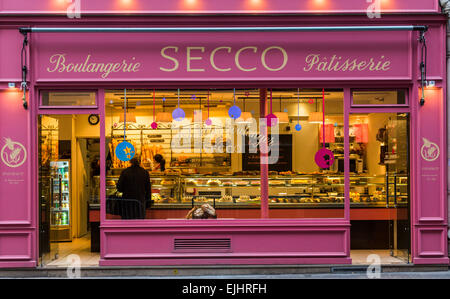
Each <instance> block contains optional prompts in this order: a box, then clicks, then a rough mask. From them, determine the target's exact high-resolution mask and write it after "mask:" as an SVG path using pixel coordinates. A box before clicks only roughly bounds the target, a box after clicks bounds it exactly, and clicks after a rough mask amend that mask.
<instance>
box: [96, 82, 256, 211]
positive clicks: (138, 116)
mask: <svg viewBox="0 0 450 299" xmlns="http://www.w3.org/2000/svg"><path fill="white" fill-rule="evenodd" d="M125 98H126V103H125ZM259 99H260V95H259V90H258V89H248V90H233V89H227V90H217V89H214V90H212V89H211V90H207V89H202V90H180V91H178V90H176V89H174V90H155V91H153V90H126V91H125V90H107V91H106V94H105V113H106V126H105V129H106V140H107V155H106V156H107V161H106V165H107V167H106V170H107V172H106V214H107V219H143V218H145V219H170V218H176V219H183V218H188V219H190V218H215V217H217V218H221V219H223V218H236V219H238V218H241V219H242V218H260V217H261V211H260V205H261V204H260V203H261V199H260V190H259V185H260V182H261V178H260V172H259V169H255V170H251V171H250V170H245V171H243V169H242V159H243V156H242V154H241V153H240V152H239V150H238V149H237V147H238V142H237V136H241V135H244V134H245V133H243V132H244V131H248V127H249V126H250V124H256V120H257V119H259ZM233 106H238V107H239V110H240V112H241V114H240V117H239V118H237V119H235V120H233V122H232V124H233V126H232V127H233V129H232V130H228V129H230V127H231V125H230V121H231V118H230V111H233V110H230V108H232V107H233ZM125 109H126V112H125ZM177 109H181V110H182V112H180V111H181V110H177ZM174 111H178V112H180V113H181V114H180V113H179V114H176V113H175V114H174ZM252 120H253V122H252ZM246 128H247V129H246ZM252 128H253V129H252V130H253V131H254V132H258V127H257V126H253V127H252ZM124 140H125V141H127V142H130V143H131V144H132V146H133V147H134V149H135V153H136V157H138V158H139V163H140V166H141V167H142V168H144V169H145V170H146V171H147V172H148V173H149V177H150V182H151V193H152V195H151V199H152V202H149V201H145V202H144V201H142V202H137V201H136V199H134V198H124V194H123V193H122V192H120V190H119V189H121V188H122V189H123V188H125V189H126V187H124V186H122V187H120V186H119V180H120V177H121V174H122V173H124V170H125V169H126V168H127V167H129V166H130V162H129V161H126V162H124V161H121V160H120V158H119V157H118V156H117V155H116V149H117V147H118V146H119V144H120V143H121V142H123V141H124ZM241 147H244V146H243V144H241ZM158 155H160V156H161V157H162V158H163V160H164V162H162V163H161V162H158V161H159V158H161V157H159V158H158V157H157V156H158ZM161 165H164V167H163V168H165V169H162V168H161ZM258 165H259V164H258ZM129 183H130V182H129ZM131 183H133V182H131ZM125 197H126V196H125ZM202 206H203V208H204V209H203V210H201V207H202ZM198 208H200V210H199V209H198ZM211 208H212V209H211ZM141 210H143V212H140V211H141ZM195 210H197V211H195ZM214 212H215V215H214Z"/></svg>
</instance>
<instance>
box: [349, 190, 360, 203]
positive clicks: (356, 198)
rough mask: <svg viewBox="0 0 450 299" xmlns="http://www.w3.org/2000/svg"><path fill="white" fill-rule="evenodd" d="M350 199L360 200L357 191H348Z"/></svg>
mask: <svg viewBox="0 0 450 299" xmlns="http://www.w3.org/2000/svg"><path fill="white" fill-rule="evenodd" d="M350 199H351V201H353V202H361V194H360V193H359V192H350Z"/></svg>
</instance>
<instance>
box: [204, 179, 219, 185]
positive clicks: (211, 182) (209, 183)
mask: <svg viewBox="0 0 450 299" xmlns="http://www.w3.org/2000/svg"><path fill="white" fill-rule="evenodd" d="M206 184H207V185H209V186H220V184H221V182H220V181H219V180H214V179H210V180H208V182H206Z"/></svg>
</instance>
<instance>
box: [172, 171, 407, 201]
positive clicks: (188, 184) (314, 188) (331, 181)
mask: <svg viewBox="0 0 450 299" xmlns="http://www.w3.org/2000/svg"><path fill="white" fill-rule="evenodd" d="M180 183H181V187H180V195H181V202H182V203H186V204H188V203H192V204H197V203H204V202H208V203H211V204H213V205H214V207H217V208H220V207H254V206H255V204H260V202H261V198H260V194H261V189H260V184H261V178H260V177H259V176H256V175H255V176H249V175H247V176H245V175H242V176H237V175H232V176H189V177H181V179H180ZM394 190H395V191H394ZM387 194H389V196H387ZM388 199H389V200H388ZM350 203H351V207H396V206H399V205H405V204H407V203H408V176H405V175H397V174H388V175H386V176H370V175H363V174H362V175H353V176H351V177H350ZM343 205H344V175H342V174H341V175H337V174H325V173H314V174H303V173H292V172H291V173H289V174H284V175H280V174H273V172H272V175H271V176H270V177H269V206H270V207H271V208H272V207H273V208H305V207H306V208H308V207H311V208H313V207H318V208H320V207H323V208H343Z"/></svg>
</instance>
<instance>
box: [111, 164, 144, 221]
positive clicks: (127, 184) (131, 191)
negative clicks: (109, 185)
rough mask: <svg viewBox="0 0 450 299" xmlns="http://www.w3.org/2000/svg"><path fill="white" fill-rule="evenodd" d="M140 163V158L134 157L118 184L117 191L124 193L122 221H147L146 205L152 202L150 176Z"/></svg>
mask: <svg viewBox="0 0 450 299" xmlns="http://www.w3.org/2000/svg"><path fill="white" fill-rule="evenodd" d="M139 161H140V159H139V157H137V156H135V157H133V158H132V159H131V160H130V162H131V166H130V167H128V168H126V169H125V170H123V171H122V173H121V174H120V177H119V181H118V182H117V190H118V191H119V192H122V193H123V195H122V199H123V201H122V207H121V208H122V211H121V212H122V213H121V215H122V219H145V210H146V204H147V202H151V196H152V189H151V184H150V175H149V174H148V171H146V170H145V169H144V168H142V167H141V165H140V162H139Z"/></svg>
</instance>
